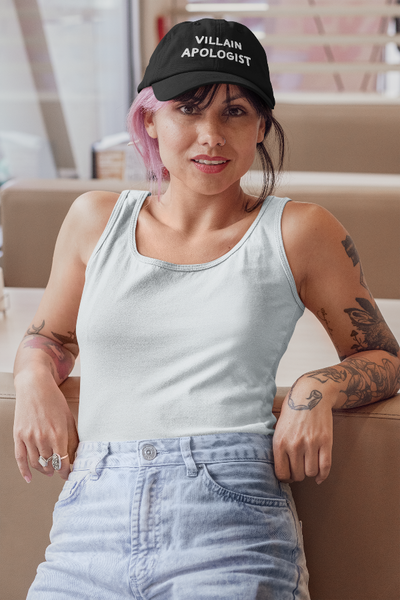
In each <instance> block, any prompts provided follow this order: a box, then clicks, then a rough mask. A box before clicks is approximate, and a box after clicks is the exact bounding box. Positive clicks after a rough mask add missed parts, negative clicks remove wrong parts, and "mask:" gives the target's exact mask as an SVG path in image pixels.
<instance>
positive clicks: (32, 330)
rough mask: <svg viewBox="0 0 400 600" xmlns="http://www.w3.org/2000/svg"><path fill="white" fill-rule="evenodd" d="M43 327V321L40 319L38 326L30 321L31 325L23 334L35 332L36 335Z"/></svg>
mask: <svg viewBox="0 0 400 600" xmlns="http://www.w3.org/2000/svg"><path fill="white" fill-rule="evenodd" d="M43 327H44V321H42V322H41V323H40V325H39V326H38V327H35V325H33V323H32V327H28V329H27V331H26V333H25V336H27V335H35V334H36V335H37V334H38V333H40V332H41V331H42V329H43Z"/></svg>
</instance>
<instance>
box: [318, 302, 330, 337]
mask: <svg viewBox="0 0 400 600" xmlns="http://www.w3.org/2000/svg"><path fill="white" fill-rule="evenodd" d="M317 317H318V318H319V320H320V321H322V322H323V323H325V326H326V329H327V330H328V333H329V335H332V333H333V329H332V327H330V326H329V321H328V313H327V312H326V310H325V309H324V308H321V310H319V311H318V312H317Z"/></svg>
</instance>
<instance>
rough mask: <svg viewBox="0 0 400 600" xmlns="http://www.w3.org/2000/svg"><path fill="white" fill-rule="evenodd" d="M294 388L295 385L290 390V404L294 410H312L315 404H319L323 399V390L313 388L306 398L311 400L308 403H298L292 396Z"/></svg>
mask: <svg viewBox="0 0 400 600" xmlns="http://www.w3.org/2000/svg"><path fill="white" fill-rule="evenodd" d="M295 385H296V384H295ZM293 388H294V386H293V387H292V389H291V390H290V392H289V399H288V404H289V406H290V408H291V409H292V410H312V409H313V408H314V407H315V406H317V404H318V402H320V401H321V400H322V394H321V392H319V391H318V390H312V392H311V394H310V395H309V396H308V398H306V400H309V402H308V403H307V404H296V403H295V401H294V399H293V396H292V391H293Z"/></svg>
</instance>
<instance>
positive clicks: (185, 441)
mask: <svg viewBox="0 0 400 600" xmlns="http://www.w3.org/2000/svg"><path fill="white" fill-rule="evenodd" d="M180 446H181V452H182V457H183V460H184V461H185V465H186V475H187V476H188V477H197V474H198V469H197V466H196V463H195V462H194V460H193V456H192V451H191V449H190V437H182V438H181V439H180Z"/></svg>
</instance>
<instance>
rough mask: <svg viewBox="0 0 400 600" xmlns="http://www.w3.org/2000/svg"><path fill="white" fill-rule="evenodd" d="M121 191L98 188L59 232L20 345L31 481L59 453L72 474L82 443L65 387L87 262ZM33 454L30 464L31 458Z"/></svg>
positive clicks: (23, 444)
mask: <svg viewBox="0 0 400 600" xmlns="http://www.w3.org/2000/svg"><path fill="white" fill-rule="evenodd" d="M117 198H118V195H117V194H112V193H105V192H92V193H89V194H84V195H83V196H81V197H80V198H79V199H78V201H76V202H75V203H74V204H73V206H72V208H71V210H70V212H69V213H68V215H67V217H66V219H65V221H64V223H63V225H62V227H61V230H60V233H59V236H58V239H57V244H56V248H55V252H54V258H53V267H52V271H51V275H50V280H49V283H48V285H47V288H46V290H45V293H44V296H43V299H42V301H41V303H40V306H39V309H38V311H37V313H36V315H35V317H34V320H33V322H32V324H31V325H30V327H29V329H28V331H27V332H26V336H25V337H24V339H23V340H22V342H21V344H20V347H19V349H18V353H17V357H16V360H15V367H14V375H15V378H14V382H15V388H16V409H15V420H14V441H15V457H16V460H17V463H18V467H19V470H20V472H21V475H22V476H23V477H24V478H25V479H26V481H27V482H29V481H30V480H31V477H32V475H31V471H30V469H29V463H30V465H31V466H32V467H33V468H34V469H36V470H38V471H39V472H41V473H43V474H46V475H52V474H53V468H52V466H51V462H50V463H49V464H48V466H47V467H42V466H41V465H40V463H39V462H38V459H39V456H42V457H44V458H46V459H47V458H48V457H50V456H51V455H52V454H53V453H57V454H60V456H62V457H64V456H65V455H66V454H68V458H66V459H64V460H63V461H62V463H61V464H62V467H61V469H60V471H58V473H59V475H60V476H61V477H62V478H64V479H67V477H68V475H69V471H70V463H71V462H73V459H74V455H75V450H76V448H77V445H78V442H79V440H78V433H77V429H76V425H75V421H74V418H73V416H72V414H71V411H70V409H69V406H68V404H67V402H66V400H65V397H64V395H63V394H62V392H61V391H60V389H59V387H58V386H59V385H60V383H62V382H63V381H64V380H65V379H66V378H67V377H68V375H69V374H70V372H71V370H72V368H73V366H74V362H75V358H76V356H77V355H78V351H79V349H78V343H77V339H76V333H75V326H76V320H77V315H78V309H79V303H80V299H81V295H82V290H83V285H84V280H85V269H86V264H87V261H88V259H89V257H90V255H91V253H92V251H93V249H94V247H95V245H96V243H97V241H98V239H99V237H100V235H101V233H102V231H103V230H104V227H105V225H106V223H107V220H108V218H109V216H110V213H111V211H112V208H113V206H114V205H115V202H116V200H117ZM28 459H29V463H28Z"/></svg>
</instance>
